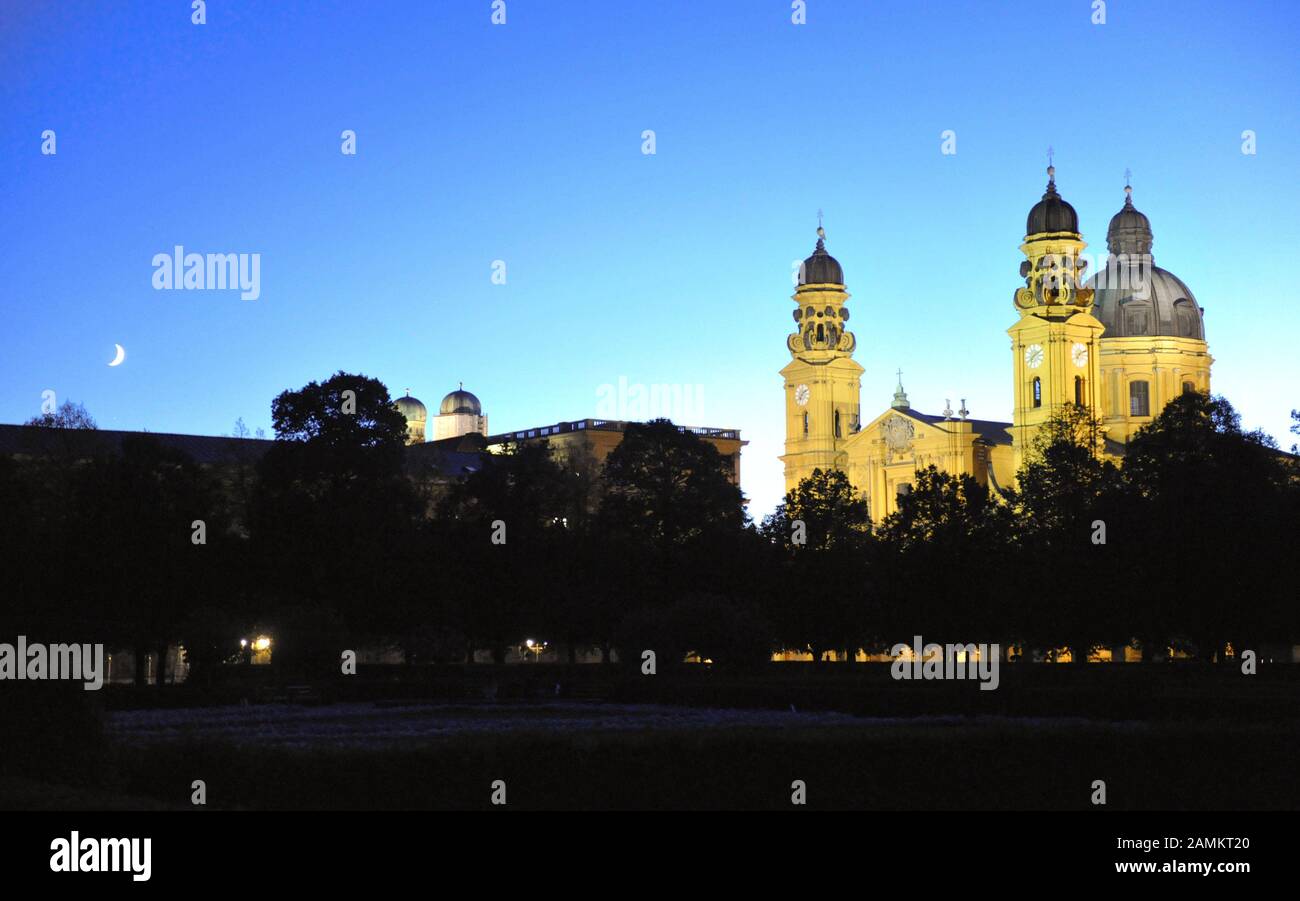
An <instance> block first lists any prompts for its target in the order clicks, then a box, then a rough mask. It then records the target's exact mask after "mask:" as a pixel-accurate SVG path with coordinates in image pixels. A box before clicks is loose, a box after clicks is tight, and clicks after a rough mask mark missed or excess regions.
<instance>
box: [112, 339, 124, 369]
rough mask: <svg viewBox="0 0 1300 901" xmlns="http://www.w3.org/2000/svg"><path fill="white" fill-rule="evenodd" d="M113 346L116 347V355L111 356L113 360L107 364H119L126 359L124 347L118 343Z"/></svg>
mask: <svg viewBox="0 0 1300 901" xmlns="http://www.w3.org/2000/svg"><path fill="white" fill-rule="evenodd" d="M113 346H114V347H116V348H117V356H115V357H113V362H111V363H109V364H108V365H109V366H118V365H120V364H121V362H122V361H123V360H125V359H126V348H125V347H123V346H122V345H120V344H114V345H113Z"/></svg>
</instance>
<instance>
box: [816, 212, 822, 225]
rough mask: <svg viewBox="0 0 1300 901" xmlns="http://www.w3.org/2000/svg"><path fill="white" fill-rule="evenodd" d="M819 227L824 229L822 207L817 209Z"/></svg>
mask: <svg viewBox="0 0 1300 901" xmlns="http://www.w3.org/2000/svg"><path fill="white" fill-rule="evenodd" d="M817 227H818V228H821V227H822V208H821V207H818V208H817Z"/></svg>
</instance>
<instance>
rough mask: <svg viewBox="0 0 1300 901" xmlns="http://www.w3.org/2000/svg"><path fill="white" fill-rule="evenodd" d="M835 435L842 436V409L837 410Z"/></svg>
mask: <svg viewBox="0 0 1300 901" xmlns="http://www.w3.org/2000/svg"><path fill="white" fill-rule="evenodd" d="M835 437H836V438H839V437H840V411H839V410H836V411H835Z"/></svg>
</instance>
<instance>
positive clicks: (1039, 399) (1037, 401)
mask: <svg viewBox="0 0 1300 901" xmlns="http://www.w3.org/2000/svg"><path fill="white" fill-rule="evenodd" d="M1042 405H1043V383H1042V382H1041V381H1039V380H1038V378H1037V376H1035V377H1034V406H1035V407H1041V406H1042Z"/></svg>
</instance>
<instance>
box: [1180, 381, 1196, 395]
mask: <svg viewBox="0 0 1300 901" xmlns="http://www.w3.org/2000/svg"><path fill="white" fill-rule="evenodd" d="M1195 390H1196V383H1195V382H1183V393H1184V394H1191V393H1192V392H1193V391H1195Z"/></svg>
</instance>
